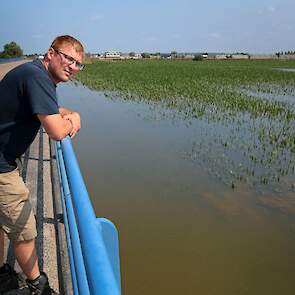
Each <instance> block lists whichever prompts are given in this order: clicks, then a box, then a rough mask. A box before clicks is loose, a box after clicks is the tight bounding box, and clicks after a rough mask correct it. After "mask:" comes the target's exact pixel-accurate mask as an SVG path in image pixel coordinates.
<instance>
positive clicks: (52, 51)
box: [46, 47, 54, 60]
mask: <svg viewBox="0 0 295 295" xmlns="http://www.w3.org/2000/svg"><path fill="white" fill-rule="evenodd" d="M53 54H54V49H53V48H51V47H50V48H49V49H48V50H47V53H46V56H47V59H48V60H51V58H52V56H53Z"/></svg>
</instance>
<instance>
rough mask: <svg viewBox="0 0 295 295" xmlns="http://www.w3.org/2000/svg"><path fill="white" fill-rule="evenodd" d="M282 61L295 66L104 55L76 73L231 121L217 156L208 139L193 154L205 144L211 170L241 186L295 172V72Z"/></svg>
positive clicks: (125, 94)
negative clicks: (125, 58) (248, 181)
mask: <svg viewBox="0 0 295 295" xmlns="http://www.w3.org/2000/svg"><path fill="white" fill-rule="evenodd" d="M282 68H295V61H280V60H272V61H271V60H268V61H253V60H245V61H234V60H232V61H230V60H226V61H217V60H211V61H210V60H208V61H202V62H196V61H181V60H169V61H168V60H143V61H119V62H106V61H97V62H94V63H92V64H88V65H87V66H86V68H85V70H83V71H82V72H80V73H79V74H78V75H77V79H78V80H79V81H80V82H82V83H83V84H85V85H87V86H88V87H90V88H92V89H96V90H99V91H104V92H105V93H110V95H111V96H115V97H116V96H117V97H121V98H124V99H128V100H144V101H147V102H149V101H152V102H160V103H161V105H163V104H164V106H165V107H168V108H169V109H174V110H177V111H179V112H180V113H182V114H184V115H185V117H187V118H199V119H200V118H203V119H204V118H205V119H207V120H209V119H210V121H213V122H215V123H216V122H217V123H218V122H219V124H223V125H226V126H229V127H228V128H229V129H230V130H231V131H230V135H228V136H227V137H226V136H225V134H224V133H222V134H220V135H218V134H216V135H215V145H216V146H217V145H218V148H219V149H220V150H218V148H215V149H213V150H212V155H213V156H212V158H210V157H209V156H208V147H211V143H209V142H208V146H204V144H205V141H204V140H201V142H195V144H194V147H193V149H192V152H191V154H192V155H200V154H202V153H203V154H204V151H206V153H205V154H204V155H203V156H204V157H207V160H208V162H211V163H209V164H208V165H209V166H210V165H211V166H212V170H218V169H216V166H217V165H220V169H219V170H223V171H220V172H219V173H220V174H221V175H226V170H228V171H229V172H228V175H229V176H230V178H231V180H230V181H229V182H230V183H231V186H232V187H235V185H234V184H233V181H236V180H238V181H242V180H245V179H249V178H251V177H252V179H255V181H258V182H260V183H261V184H269V183H270V182H273V181H280V180H281V178H282V176H285V175H290V174H294V169H295V168H294V167H295V163H294V158H295V155H294V154H295V124H294V122H295V121H294V119H295V108H294V101H293V102H292V99H293V100H294V96H295V73H294V72H290V71H289V72H288V71H282V70H280V69H282ZM217 151H218V154H219V155H222V157H220V158H219V159H218V160H216V155H215V154H216V152H217ZM192 157H194V156H192ZM222 160H224V162H222ZM225 162H226V163H225ZM225 167H227V168H225Z"/></svg>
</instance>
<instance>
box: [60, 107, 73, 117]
mask: <svg viewBox="0 0 295 295" xmlns="http://www.w3.org/2000/svg"><path fill="white" fill-rule="evenodd" d="M58 110H59V113H60V115H61V116H62V117H63V116H66V115H70V114H73V113H74V111H72V110H69V109H66V108H64V107H60V108H58Z"/></svg>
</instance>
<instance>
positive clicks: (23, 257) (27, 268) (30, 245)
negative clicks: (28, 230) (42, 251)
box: [13, 239, 40, 280]
mask: <svg viewBox="0 0 295 295" xmlns="http://www.w3.org/2000/svg"><path fill="white" fill-rule="evenodd" d="M13 247H14V255H15V258H16V260H17V262H18V264H19V266H20V268H21V269H22V271H23V272H24V274H25V275H26V277H27V278H28V279H29V280H34V279H36V278H37V277H39V275H40V271H39V266H38V256H37V252H36V246H35V239H33V240H29V241H20V242H13Z"/></svg>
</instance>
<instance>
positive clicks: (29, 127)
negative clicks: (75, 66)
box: [0, 59, 59, 173]
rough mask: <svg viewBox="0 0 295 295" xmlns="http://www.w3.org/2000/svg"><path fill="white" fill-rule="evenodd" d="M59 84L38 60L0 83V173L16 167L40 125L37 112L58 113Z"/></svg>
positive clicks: (17, 69) (25, 65)
mask: <svg viewBox="0 0 295 295" xmlns="http://www.w3.org/2000/svg"><path fill="white" fill-rule="evenodd" d="M58 113H59V111H58V102H57V96H56V86H55V84H54V83H53V82H52V80H51V79H50V76H49V73H48V72H47V70H46V69H45V67H44V66H43V64H42V62H41V61H40V60H38V59H36V60H34V61H32V62H28V63H25V64H22V65H20V66H18V67H16V68H14V69H13V70H11V71H10V72H9V73H7V74H6V76H5V77H4V78H3V79H2V80H1V82H0V173H1V172H2V173H3V172H8V171H12V170H13V169H15V168H16V163H15V160H16V158H19V157H20V156H21V155H22V154H23V153H24V152H25V151H26V149H27V148H28V147H29V146H30V144H31V143H32V142H33V140H34V138H35V137H36V134H37V132H38V130H39V128H40V121H39V119H38V117H37V114H44V115H45V114H47V115H52V114H58Z"/></svg>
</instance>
